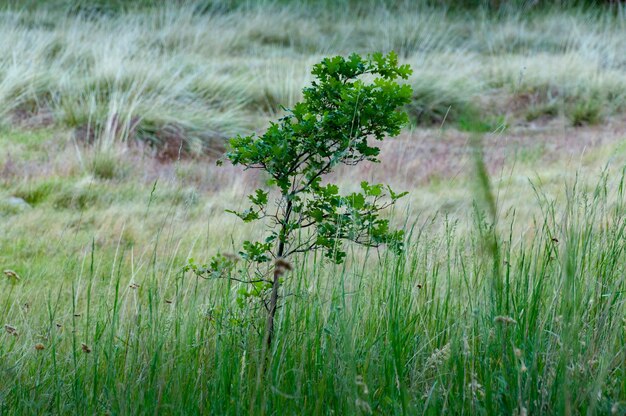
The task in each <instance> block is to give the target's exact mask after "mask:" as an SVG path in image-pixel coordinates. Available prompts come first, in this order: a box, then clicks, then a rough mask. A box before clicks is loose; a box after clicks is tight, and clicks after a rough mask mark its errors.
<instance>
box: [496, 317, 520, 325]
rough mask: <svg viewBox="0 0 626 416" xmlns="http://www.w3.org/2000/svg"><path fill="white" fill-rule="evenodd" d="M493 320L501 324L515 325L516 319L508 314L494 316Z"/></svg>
mask: <svg viewBox="0 0 626 416" xmlns="http://www.w3.org/2000/svg"><path fill="white" fill-rule="evenodd" d="M493 321H494V322H495V323H497V324H502V325H517V321H516V320H515V319H513V318H511V317H510V316H503V315H500V316H496V317H495V318H494V320H493Z"/></svg>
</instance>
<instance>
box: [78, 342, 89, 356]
mask: <svg viewBox="0 0 626 416" xmlns="http://www.w3.org/2000/svg"><path fill="white" fill-rule="evenodd" d="M80 346H81V348H82V350H83V352H84V353H85V354H89V353H90V352H91V348H89V345H87V344H85V343H81V344H80Z"/></svg>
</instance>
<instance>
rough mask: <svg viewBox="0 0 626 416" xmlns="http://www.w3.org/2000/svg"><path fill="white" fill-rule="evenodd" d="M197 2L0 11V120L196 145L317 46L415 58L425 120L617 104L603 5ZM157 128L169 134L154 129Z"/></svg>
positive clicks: (612, 28) (279, 93) (291, 91)
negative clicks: (506, 10) (493, 12)
mask: <svg viewBox="0 0 626 416" xmlns="http://www.w3.org/2000/svg"><path fill="white" fill-rule="evenodd" d="M197 10H198V8H197V4H195V3H193V2H191V3H188V4H187V5H184V6H177V7H174V6H173V5H168V4H167V3H164V4H163V5H161V6H159V7H157V8H154V9H149V10H144V11H141V12H137V11H135V12H127V13H120V14H114V15H111V16H109V15H104V16H97V15H95V16H87V17H85V16H81V15H80V14H79V15H68V14H63V13H62V12H58V11H54V10H49V9H45V8H43V9H35V10H34V11H32V10H31V11H20V10H15V9H14V10H12V11H11V10H4V11H2V12H0V50H1V51H2V52H0V103H1V104H2V105H1V106H0V108H1V110H0V117H1V118H2V119H3V120H4V121H5V123H6V122H9V121H11V120H13V121H15V120H16V119H17V121H18V122H20V121H21V122H26V124H28V122H29V121H30V122H31V124H33V123H34V124H36V123H37V122H39V123H40V124H41V123H47V124H50V123H57V124H58V125H60V126H63V127H66V128H70V129H75V130H76V135H77V136H78V137H79V138H82V139H86V140H89V139H92V138H94V137H97V138H100V139H101V141H102V143H103V145H104V146H105V147H108V146H110V144H111V143H112V142H113V141H118V140H122V141H123V140H126V139H128V138H129V137H138V138H141V139H144V140H147V141H149V142H150V141H166V142H167V141H168V140H173V139H179V137H178V136H180V138H183V139H185V140H187V141H189V142H192V143H195V144H196V147H195V149H196V150H199V147H198V146H199V144H200V143H205V144H209V145H215V143H216V142H218V143H219V142H220V141H221V140H223V139H224V138H226V137H228V136H231V135H234V134H237V133H244V132H249V131H251V130H254V129H259V128H262V127H263V126H264V124H265V121H266V120H267V119H268V118H273V117H275V116H276V115H278V114H280V112H281V111H282V110H281V106H286V107H290V106H292V105H293V104H294V103H295V102H296V101H298V100H299V99H300V98H301V89H302V87H304V86H305V85H307V83H308V82H310V77H309V71H310V69H311V66H312V64H313V63H315V62H317V61H319V60H320V59H321V58H322V57H323V56H328V55H332V54H348V53H351V52H361V53H367V52H373V51H389V50H396V51H397V52H398V53H399V54H400V55H401V56H402V59H403V61H405V62H407V63H409V64H411V66H412V67H413V69H414V71H415V73H414V75H413V77H412V79H411V83H412V84H413V85H414V86H415V89H416V105H417V107H418V108H419V110H416V111H418V112H423V111H426V112H427V113H429V114H432V115H433V116H432V117H430V118H428V121H435V122H437V123H438V122H439V121H442V120H441V119H444V118H446V114H447V116H448V117H447V118H448V121H453V119H454V118H458V116H459V115H462V114H463V113H464V112H466V111H468V109H469V108H470V107H471V108H475V109H478V110H479V111H478V115H481V114H484V113H487V114H489V113H495V114H498V115H509V116H512V117H513V118H515V117H518V116H519V111H517V112H516V105H515V104H516V103H518V104H519V102H520V100H521V102H523V103H524V105H535V106H544V105H548V106H549V105H559V106H561V107H564V108H565V110H563V111H566V112H567V111H569V110H568V109H569V108H570V107H572V105H574V104H575V103H578V102H586V101H593V102H594V103H597V104H596V106H601V111H600V114H599V116H600V117H605V116H610V115H612V114H614V113H616V112H618V111H620V110H623V109H624V108H625V105H624V103H625V102H626V97H625V93H624V91H626V58H624V54H623V53H621V52H622V51H623V44H622V43H621V42H622V36H621V34H622V33H623V30H624V22H623V20H620V19H619V18H618V17H612V16H610V15H609V14H608V13H607V14H600V13H599V12H597V13H596V14H593V13H591V12H589V13H583V12H580V11H568V12H562V13H556V12H554V11H552V12H549V13H547V14H545V15H543V16H541V15H533V16H531V17H523V16H521V15H519V14H511V15H508V16H505V17H503V18H501V19H499V20H497V19H493V18H488V17H486V16H480V15H478V16H473V17H471V18H468V17H466V16H463V15H454V14H446V13H445V12H444V11H443V10H438V9H428V8H423V7H414V8H408V9H406V10H402V11H390V10H385V9H380V10H372V11H370V12H369V13H364V14H362V15H359V16H358V17H357V16H354V15H350V13H349V10H348V9H343V8H341V7H339V8H338V9H336V10H333V11H330V10H323V9H319V8H311V7H309V8H307V7H305V6H300V7H299V6H297V5H295V4H292V5H290V6H278V5H276V4H274V5H271V4H264V3H259V5H257V6H254V5H251V6H248V7H242V8H235V9H233V10H229V11H213V12H211V11H209V12H208V13H198V12H197ZM520 96H521V99H520V98H519V97H520ZM529 97H530V98H529ZM524 108H525V107H524ZM42 114H43V115H44V116H45V117H42ZM37 116H39V118H37ZM42 120H43V121H42ZM168 126H169V128H170V129H171V128H173V127H172V126H175V128H176V129H178V130H176V131H177V132H178V133H174V134H173V136H175V137H172V134H169V135H168V134H164V133H163V130H164V129H167V128H168ZM192 148H194V147H193V146H192Z"/></svg>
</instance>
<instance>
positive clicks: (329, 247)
mask: <svg viewBox="0 0 626 416" xmlns="http://www.w3.org/2000/svg"><path fill="white" fill-rule="evenodd" d="M410 74H411V69H410V68H409V66H408V65H398V58H397V56H396V54H395V53H393V52H391V53H389V54H388V55H386V56H384V55H383V54H380V53H376V54H373V55H371V56H368V57H367V58H362V57H361V56H359V55H357V54H353V55H350V56H349V57H348V58H347V59H346V58H344V57H341V56H336V57H334V58H326V59H324V60H323V61H322V62H321V63H319V64H317V65H315V66H314V67H313V71H312V75H313V76H314V77H315V80H314V81H313V82H312V83H311V86H310V87H307V88H305V89H304V90H303V95H304V100H303V101H302V102H299V103H297V104H296V105H295V106H294V108H293V109H290V110H289V109H285V110H286V112H287V115H286V116H284V117H283V118H281V119H279V120H278V122H276V123H271V124H270V126H269V128H268V129H267V131H266V132H265V133H264V134H263V135H261V136H256V135H254V134H253V135H250V136H238V137H236V138H233V139H231V140H230V148H229V151H228V152H227V153H226V156H225V157H226V158H227V159H228V160H230V161H231V163H233V164H234V165H241V166H243V167H244V168H245V169H261V170H262V171H264V172H265V173H266V174H267V175H268V176H269V178H270V181H269V183H270V185H272V186H275V187H276V188H277V191H278V192H277V194H279V196H278V198H277V200H276V201H275V202H270V195H269V193H268V192H266V191H264V190H263V189H257V190H256V192H255V193H254V194H252V195H250V196H249V197H248V198H249V199H250V202H251V206H250V208H249V209H246V210H245V211H242V212H235V211H229V212H232V213H233V214H235V215H237V216H239V217H240V218H241V219H242V220H243V221H245V222H252V221H264V222H265V223H266V224H267V225H269V227H268V229H269V230H270V231H269V234H268V235H267V238H265V239H264V240H263V241H245V242H244V243H243V248H242V250H241V252H240V253H239V254H240V256H241V258H242V259H244V260H245V261H246V263H247V266H248V267H246V268H244V270H245V271H242V272H241V273H238V274H235V273H234V272H233V271H234V267H235V261H234V260H233V259H232V258H230V257H227V256H224V255H217V256H215V257H213V259H212V260H211V262H210V264H209V265H203V266H198V265H196V264H195V263H194V262H193V260H190V262H189V265H188V266H187V267H186V270H192V271H193V272H194V273H195V274H197V275H199V276H202V277H205V278H229V279H232V280H236V281H239V282H245V283H247V284H249V285H250V287H251V289H250V291H249V292H246V294H247V295H248V296H250V295H255V296H259V297H260V298H261V299H262V300H263V304H264V306H265V308H266V310H267V313H268V315H267V326H266V339H265V341H266V346H267V347H269V346H270V345H271V342H272V336H273V333H274V317H275V314H276V308H277V306H278V300H279V289H280V286H281V282H282V279H281V276H282V275H283V274H284V273H285V271H286V269H288V268H290V263H289V262H287V261H286V260H285V259H288V258H289V257H290V256H293V255H295V254H297V253H304V252H310V251H313V250H323V251H324V253H325V256H326V257H327V258H328V259H329V260H331V261H333V262H335V263H341V262H342V261H343V260H344V258H345V256H346V253H345V251H344V250H343V242H344V241H352V242H354V243H357V244H360V245H364V246H368V247H378V246H380V245H383V244H384V245H387V246H388V247H389V248H390V249H391V250H392V251H394V252H396V253H400V252H401V251H402V249H403V240H404V235H403V231H401V230H392V229H390V227H389V221H388V220H387V219H384V218H380V216H379V212H380V211H381V210H384V209H385V208H388V207H389V206H391V205H393V204H394V203H395V202H396V201H397V200H398V199H399V198H401V197H402V196H404V195H406V192H404V193H395V192H394V191H393V190H392V189H391V188H389V187H388V186H383V185H381V184H369V183H367V182H362V183H361V190H360V191H359V192H355V193H352V194H349V195H345V196H342V195H341V194H340V193H339V189H338V187H337V186H336V185H334V184H332V183H329V184H323V183H322V178H323V177H324V175H326V174H328V173H330V172H331V171H332V170H333V169H334V168H335V167H336V166H337V165H339V164H345V165H356V164H358V163H360V162H362V161H370V162H378V159H377V156H378V154H379V152H380V149H379V148H378V147H376V146H375V144H374V143H375V142H374V141H376V140H377V141H380V140H383V139H384V138H385V137H388V136H395V135H397V134H399V133H400V129H401V128H402V126H403V125H404V124H405V123H406V122H407V121H408V118H407V115H406V113H405V112H404V111H401V110H400V109H401V108H402V107H403V106H404V105H405V104H407V103H408V102H409V101H410V99H411V95H412V90H411V88H410V86H408V85H406V84H404V85H400V84H398V82H397V81H396V80H397V79H398V78H401V79H407V77H408V76H409V75H410ZM271 199H272V200H273V198H271ZM272 261H273V262H272ZM251 266H253V267H251ZM250 270H252V272H251V271H250ZM242 276H243V277H242ZM268 297H269V298H268Z"/></svg>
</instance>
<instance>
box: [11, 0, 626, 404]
mask: <svg viewBox="0 0 626 416" xmlns="http://www.w3.org/2000/svg"><path fill="white" fill-rule="evenodd" d="M432 3H436V2H432ZM443 3H446V2H440V4H430V3H429V4H427V2H416V3H411V2H404V3H403V2H389V3H388V4H387V6H384V5H381V4H378V2H374V1H371V2H369V1H367V2H365V1H364V2H362V3H361V2H350V1H342V2H337V3H336V4H334V5H333V7H330V6H329V3H328V2H322V1H320V2H308V3H296V2H287V1H274V2H266V1H259V2H208V3H207V2H199V1H195V2H180V3H174V2H166V3H163V4H158V5H154V4H152V5H151V4H149V2H139V1H138V2H136V4H135V3H133V4H135V5H134V6H125V5H124V2H119V3H118V2H115V1H107V2H91V3H90V2H63V1H56V2H54V1H53V2H49V3H46V2H37V1H27V2H24V3H21V4H20V3H11V2H0V6H1V7H0V45H1V47H0V270H5V273H4V274H3V275H0V278H1V280H0V325H2V327H0V331H2V333H0V415H4V414H7V415H14V414H15V415H21V414H110V415H118V414H180V415H189V414H220V415H221V414H233V415H240V414H254V415H256V414H268V415H270V414H346V415H352V414H364V415H367V414H384V415H388V414H410V415H413V414H432V415H438V414H485V415H491V414H507V415H519V416H522V415H540V414H545V415H548V414H565V415H569V414H589V415H593V414H607V415H609V414H615V415H622V414H626V300H625V297H624V294H625V288H626V270H625V266H624V265H625V264H626V262H625V260H626V251H625V250H626V239H625V238H626V234H625V233H626V223H625V222H624V214H625V212H626V205H625V204H626V200H625V195H624V185H625V183H624V181H625V176H624V175H625V172H626V146H625V145H624V139H626V118H625V116H624V114H625V112H626V53H625V52H626V49H625V47H624V34H625V33H626V9H625V8H624V7H623V6H621V5H619V4H614V5H613V6H610V5H606V6H602V7H601V6H597V7H596V6H588V5H586V4H583V3H585V2H580V4H577V5H575V6H572V7H565V6H563V5H561V6H560V7H556V6H553V7H547V6H537V7H534V8H533V7H528V8H524V7H521V6H515V7H513V6H510V7H500V8H494V6H493V4H495V3H498V2H485V6H484V7H478V8H476V7H469V8H455V7H450V4H448V7H446V6H445V5H444V4H443ZM448 3H449V2H448ZM487 3H490V5H491V8H489V7H487V6H486V5H487ZM492 3H493V4H492ZM391 50H394V51H396V52H397V53H398V55H399V57H400V60H401V62H402V63H407V64H409V65H411V67H412V68H413V75H412V76H411V77H410V78H409V80H408V81H407V82H408V83H409V84H410V85H411V86H412V87H413V90H414V94H413V98H412V100H411V103H410V104H409V105H408V106H407V108H406V111H407V112H408V113H409V117H410V125H408V126H407V127H406V128H405V129H404V130H403V132H402V133H401V134H400V136H399V137H397V138H394V139H389V140H387V141H385V142H383V143H382V152H381V155H380V159H381V163H379V164H363V165H359V166H358V167H350V166H346V167H342V168H340V169H339V170H338V171H337V172H335V173H334V174H333V175H331V178H330V179H331V180H333V181H335V182H336V183H337V184H339V185H340V189H341V191H342V192H344V193H348V192H350V191H352V190H354V189H356V188H358V185H359V183H360V181H361V180H362V179H365V180H369V181H370V182H374V183H376V182H384V183H389V184H390V185H392V187H393V188H394V189H397V190H406V191H409V195H408V196H407V197H406V198H404V199H403V200H402V202H401V203H399V204H398V205H397V206H395V207H394V209H393V210H391V211H390V212H388V213H387V215H388V218H389V219H390V220H391V222H392V223H393V224H394V225H396V226H398V227H402V228H404V229H405V231H406V235H407V237H406V249H405V252H404V254H402V255H399V256H398V255H395V254H393V253H391V252H390V251H388V250H386V249H385V248H380V249H366V248H363V247H357V246H348V247H349V252H348V256H347V260H346V262H345V263H344V264H342V265H333V264H331V263H329V262H328V261H327V260H325V259H324V258H323V257H322V256H321V255H320V254H319V253H315V252H310V253H303V254H301V255H298V256H296V257H294V258H293V259H292V263H293V270H292V271H291V272H289V273H288V274H286V275H285V282H284V286H283V289H282V295H283V297H282V301H281V305H280V309H279V311H278V314H277V325H276V329H275V331H276V334H275V342H274V343H273V344H272V348H271V350H270V351H269V352H268V354H267V356H265V357H263V356H264V354H262V349H263V338H264V325H265V313H264V311H263V310H262V308H260V307H259V305H258V302H255V301H254V299H248V298H245V297H244V298H242V296H241V290H240V289H241V284H239V283H238V282H236V281H228V280H225V279H213V280H204V279H201V278H198V277H196V276H194V275H193V274H192V273H189V272H184V271H183V267H184V266H185V265H186V264H187V262H188V259H189V258H192V257H193V258H195V259H196V260H197V261H202V262H203V261H208V259H209V258H210V257H211V256H212V255H214V254H215V253H217V252H224V253H233V254H236V253H237V250H238V247H239V246H240V244H241V242H242V241H243V240H245V239H248V238H255V237H257V236H259V235H261V234H262V232H263V231H264V230H262V229H259V228H255V227H254V226H250V225H249V224H244V223H242V222H241V221H240V220H239V219H238V218H237V217H235V216H234V215H230V214H228V213H227V212H225V210H227V209H239V208H245V206H246V204H247V201H246V195H248V194H249V193H251V192H253V191H254V189H255V188H257V187H259V186H261V187H263V186H264V184H265V182H266V179H267V178H265V177H264V176H263V175H262V174H259V173H258V172H249V171H245V172H244V171H243V170H242V169H239V168H238V167H233V166H230V165H229V164H228V163H225V164H224V166H216V163H215V162H216V159H217V158H219V157H220V155H221V154H222V153H223V151H224V148H225V145H226V139H227V138H229V137H232V136H234V135H237V134H248V133H250V132H253V131H257V132H261V131H263V130H264V129H265V128H266V126H267V123H268V121H269V120H274V119H276V118H278V117H280V116H281V115H282V114H284V109H283V107H287V108H291V107H292V106H293V105H294V104H295V103H296V102H298V101H299V100H301V99H302V94H301V90H302V88H303V87H305V86H306V85H307V84H308V83H309V82H310V81H311V75H310V71H311V67H312V65H313V64H315V63H317V62H319V61H320V60H321V59H322V58H324V57H327V56H333V55H337V54H339V55H347V54H350V53H352V52H358V53H362V54H367V53H371V52H375V51H382V52H388V51H391Z"/></svg>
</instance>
